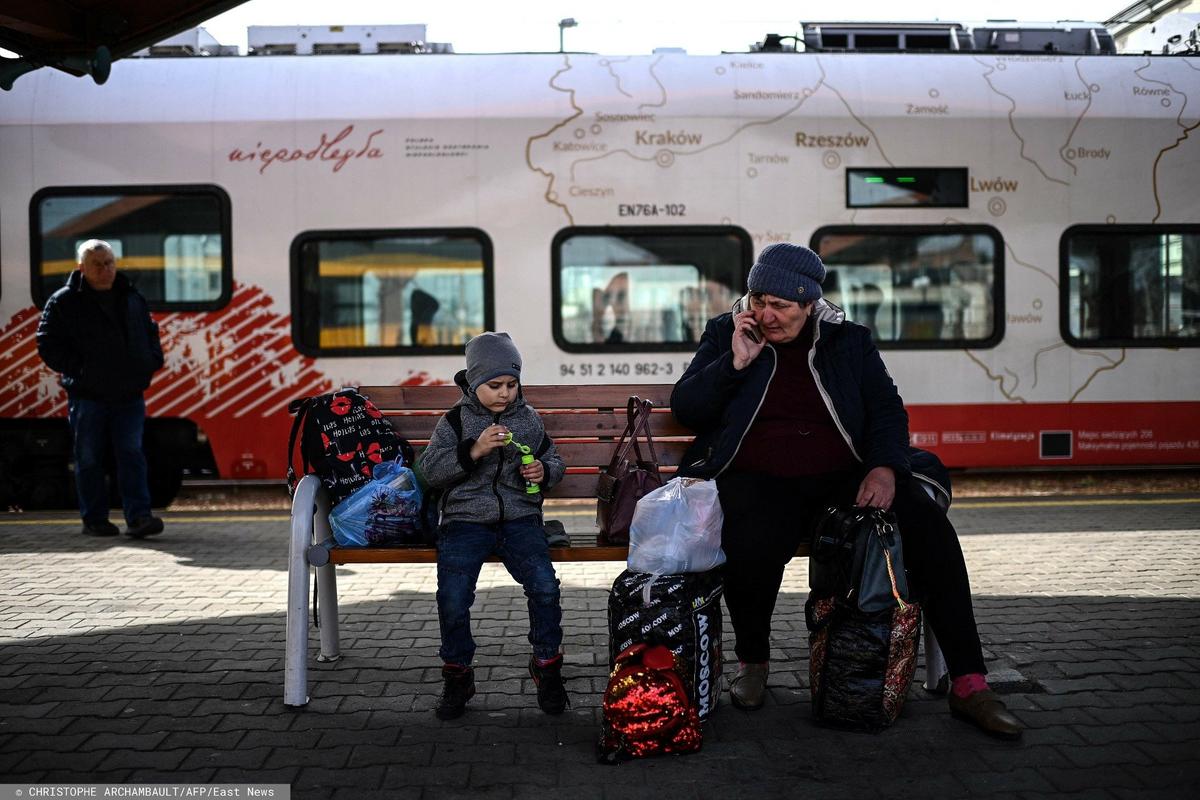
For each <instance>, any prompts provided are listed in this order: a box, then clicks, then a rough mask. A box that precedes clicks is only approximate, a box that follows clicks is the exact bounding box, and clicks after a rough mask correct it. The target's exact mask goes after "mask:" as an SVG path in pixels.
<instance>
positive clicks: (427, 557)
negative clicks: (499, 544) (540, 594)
mask: <svg viewBox="0 0 1200 800" xmlns="http://www.w3.org/2000/svg"><path fill="white" fill-rule="evenodd" d="M808 553H809V548H808V543H807V542H806V543H804V544H801V545H800V547H799V548H797V550H796V556H797V557H799V558H807V557H808ZM628 557H629V549H628V548H626V547H612V546H604V547H599V546H597V545H573V546H571V547H551V548H550V559H551V560H552V561H625V560H626V559H627V558H628ZM487 560H488V561H490V562H493V563H495V562H498V561H499V560H500V559H499V558H497V557H496V556H491V557H489V558H488V559H487ZM329 561H330V563H333V564H397V563H402V564H434V563H437V549H436V548H433V547H333V548H330V550H329Z"/></svg>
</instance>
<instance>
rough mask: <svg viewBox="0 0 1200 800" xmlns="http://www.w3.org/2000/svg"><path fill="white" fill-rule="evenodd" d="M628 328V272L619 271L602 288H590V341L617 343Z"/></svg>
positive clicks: (621, 339) (624, 336)
mask: <svg viewBox="0 0 1200 800" xmlns="http://www.w3.org/2000/svg"><path fill="white" fill-rule="evenodd" d="M628 328H629V273H628V272H619V273H617V274H616V275H614V276H613V278H612V280H610V281H609V282H608V286H606V287H605V288H604V289H593V290H592V341H593V342H603V343H604V344H618V343H620V342H623V341H625V338H626V332H627V330H628Z"/></svg>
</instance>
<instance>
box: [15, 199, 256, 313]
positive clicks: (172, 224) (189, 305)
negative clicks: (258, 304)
mask: <svg viewBox="0 0 1200 800" xmlns="http://www.w3.org/2000/svg"><path fill="white" fill-rule="evenodd" d="M32 216H33V226H32V232H33V242H32V255H33V257H32V259H31V263H30V266H31V270H32V288H33V296H34V297H33V299H34V302H36V303H37V304H38V305H41V304H42V303H44V302H45V300H46V298H48V297H49V296H50V295H51V294H53V293H54V292H55V291H56V290H57V289H58V288H59V287H61V286H62V285H63V284H64V283H65V282H66V280H67V276H68V275H69V274H70V273H71V272H72V271H73V270H74V269H75V268H76V249H77V248H78V247H79V245H80V244H82V243H83V242H85V241H87V240H88V239H103V240H104V241H106V242H108V243H109V244H111V245H112V247H113V253H114V255H116V257H117V269H118V270H120V271H121V272H123V273H124V274H125V275H127V276H128V277H129V279H130V280H131V281H132V282H133V284H134V286H136V287H137V289H138V291H139V292H141V293H142V295H143V296H145V298H146V301H147V302H148V303H149V304H150V308H152V309H154V310H171V311H188V310H192V311H202V310H213V309H217V308H220V307H221V306H223V305H225V304H226V303H227V302H228V301H229V298H230V296H231V294H232V291H233V281H232V269H231V263H232V262H231V258H230V251H229V241H230V237H229V227H230V225H229V198H228V196H227V195H226V194H225V192H224V191H222V190H221V189H219V188H217V187H215V186H169V187H164V186H127V187H102V188H100V187H95V188H93V187H87V188H75V187H72V188H52V189H43V190H42V191H40V192H38V193H37V194H36V195H34V198H33V201H32Z"/></svg>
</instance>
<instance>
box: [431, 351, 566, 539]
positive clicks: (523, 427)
mask: <svg viewBox="0 0 1200 800" xmlns="http://www.w3.org/2000/svg"><path fill="white" fill-rule="evenodd" d="M454 382H455V383H457V384H458V386H459V388H461V389H462V390H463V396H462V397H461V398H460V399H459V401H458V402H457V403H455V406H456V407H459V421H460V423H461V434H460V433H459V432H457V431H455V429H454V425H452V424H451V423H450V421H449V420H448V419H447V418H446V417H445V416H443V417H442V418H441V419H440V420H438V424H437V426H436V427H435V428H434V429H433V435H432V436H430V437H429V446H428V447H426V448H425V451H424V452H422V453H421V455H420V457H419V458H418V459H417V468H418V470H419V471H420V473H421V475H422V476H423V477H424V479H425V481H426V483H428V484H429V485H430V486H431V487H432V488H434V489H444V490H445V491H444V493H443V494H442V497H441V500H440V503H439V510H440V515H441V523H442V524H443V525H444V524H446V523H448V522H478V523H482V524H494V523H497V522H503V521H504V520H511V519H520V518H521V517H529V516H534V515H537V516H540V515H541V513H542V497H543V493H544V491H545V490H546V489H550V488H552V487H553V486H555V485H556V484H557V483H558V482H559V481H561V480H562V478H563V475H564V474H565V473H566V471H567V469H566V464H564V463H563V460H562V456H560V455H559V454H558V451H557V450H556V449H555V448H554V442H553V441H552V440H551V439H550V437H549V436H547V435H546V429H545V427H544V426H543V425H542V418H541V417H539V416H538V413H537V411H535V410H534V408H533V406H531V405H529V404H527V403H526V402H525V398H524V397H522V396H520V395H518V397H517V399H516V400H515V401H514V402H513V403H512V404H511V405H510V406H509V407H508V408H506V409H505V410H504V411H502V412H501V413H499V414H493V413H492V412H491V411H489V410H488V409H486V408H484V407H483V406H482V405H481V404H480V403H479V400H478V399H476V397H475V395H474V394H472V393H471V392H470V391H469V389H468V387H467V376H466V370H463V371H461V372H459V373H458V375H456V376H454ZM495 423H501V424H502V425H504V426H505V427H507V428H508V429H509V431H510V432H512V435H513V439H514V440H516V441H518V442H520V443H521V444H523V445H527V446H528V447H530V448H532V450H533V455H534V456H535V457H536V458H537V459H538V460H539V461H541V462H542V466H543V467H544V468H545V478H544V479H543V480H542V483H541V487H542V490H543V491H542V492H539V493H537V494H526V492H525V479H524V478H522V477H521V453H520V452H519V451H518V450H517V449H516V448H515V447H512V446H507V447H500V448H497V449H495V450H492V451H491V452H490V453H488V454H487V455H485V456H484V457H483V458H481V459H479V460H478V461H475V460H474V459H472V458H471V447H472V446H473V445H474V444H475V440H476V439H478V438H479V434H481V433H483V430H484V428H487V427H488V426H489V425H492V424H495Z"/></svg>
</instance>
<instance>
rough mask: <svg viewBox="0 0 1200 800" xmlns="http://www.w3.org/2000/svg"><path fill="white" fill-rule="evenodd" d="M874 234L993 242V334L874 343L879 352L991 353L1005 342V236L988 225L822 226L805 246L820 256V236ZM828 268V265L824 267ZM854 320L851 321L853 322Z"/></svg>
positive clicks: (814, 232)
mask: <svg viewBox="0 0 1200 800" xmlns="http://www.w3.org/2000/svg"><path fill="white" fill-rule="evenodd" d="M848 234H873V235H880V236H888V235H897V234H910V235H932V236H944V235H947V234H964V235H976V234H984V235H986V236H988V237H989V238H990V239H991V240H992V244H993V245H994V247H995V258H994V260H993V262H992V264H993V270H994V273H993V278H992V318H993V325H992V334H991V336H989V337H988V338H986V339H936V340H913V341H904V340H901V341H878V340H876V341H875V346H876V347H878V348H879V349H880V350H991V349H994V348H995V347H996V346H998V345H999V344H1000V342H1001V341H1003V340H1004V331H1005V319H1006V317H1005V314H1006V311H1005V298H1004V287H1005V279H1004V273H1005V258H1004V256H1005V251H1004V236H1003V235H1002V234H1001V233H1000V231H999V230H998V229H997V228H995V227H993V226H991V225H983V224H978V223H971V224H965V225H958V224H956V225H823V226H821V227H820V228H817V229H816V230H815V231H813V234H812V236H811V237H809V240H808V246H809V248H810V249H812V250H813V252H815V253H818V254H819V253H820V252H821V251H820V249H819V248H818V246H817V245H818V244H819V242H820V240H821V238H822V237H823V236H829V235H848ZM826 269H827V270H828V269H830V265H826ZM853 321H854V320H851V322H853Z"/></svg>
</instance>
